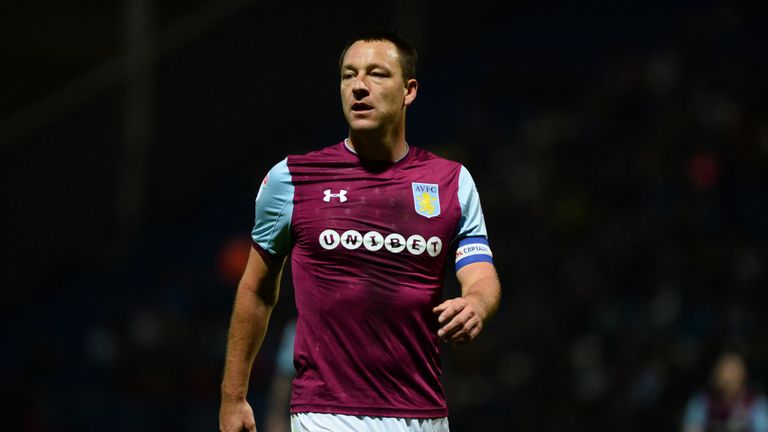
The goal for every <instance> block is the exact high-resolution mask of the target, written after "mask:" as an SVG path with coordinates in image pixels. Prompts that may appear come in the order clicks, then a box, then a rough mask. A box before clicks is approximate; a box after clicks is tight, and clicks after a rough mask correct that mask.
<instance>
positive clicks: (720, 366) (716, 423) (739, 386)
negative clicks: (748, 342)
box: [683, 351, 768, 432]
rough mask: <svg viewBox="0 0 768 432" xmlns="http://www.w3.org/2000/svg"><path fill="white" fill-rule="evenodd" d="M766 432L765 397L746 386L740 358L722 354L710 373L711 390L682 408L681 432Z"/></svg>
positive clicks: (767, 404) (744, 368)
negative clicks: (683, 410) (683, 412)
mask: <svg viewBox="0 0 768 432" xmlns="http://www.w3.org/2000/svg"><path fill="white" fill-rule="evenodd" d="M705 431H728V432H768V402H767V401H766V398H765V395H763V394H761V393H757V392H755V391H752V389H750V388H749V386H748V385H747V367H746V365H745V364H744V359H743V358H742V356H741V355H740V354H738V353H736V352H731V351H726V352H724V353H723V354H721V355H720V357H719V358H718V360H717V362H716V363H715V366H714V368H713V371H712V387H711V388H710V389H707V390H705V391H701V392H699V393H697V394H696V395H694V396H693V397H692V398H691V399H690V400H689V401H688V404H687V406H686V408H685V414H684V417H683V432H705Z"/></svg>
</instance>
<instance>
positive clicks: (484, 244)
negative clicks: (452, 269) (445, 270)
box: [456, 237, 493, 271]
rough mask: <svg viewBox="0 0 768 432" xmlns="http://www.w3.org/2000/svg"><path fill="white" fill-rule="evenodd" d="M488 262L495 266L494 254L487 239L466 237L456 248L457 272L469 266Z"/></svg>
mask: <svg viewBox="0 0 768 432" xmlns="http://www.w3.org/2000/svg"><path fill="white" fill-rule="evenodd" d="M476 262H488V263H491V264H493V253H492V252H491V248H490V247H489V246H488V239H487V238H485V237H466V238H463V239H461V240H459V246H458V247H457V248H456V271H459V269H460V268H462V267H464V266H465V265H467V264H472V263H476Z"/></svg>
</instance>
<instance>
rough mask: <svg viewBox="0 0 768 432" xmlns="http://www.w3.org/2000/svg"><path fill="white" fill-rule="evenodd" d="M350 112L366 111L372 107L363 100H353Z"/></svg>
mask: <svg viewBox="0 0 768 432" xmlns="http://www.w3.org/2000/svg"><path fill="white" fill-rule="evenodd" d="M351 109H352V112H367V111H371V110H372V109H373V106H371V105H368V104H367V103H365V102H355V103H353V104H352V107H351Z"/></svg>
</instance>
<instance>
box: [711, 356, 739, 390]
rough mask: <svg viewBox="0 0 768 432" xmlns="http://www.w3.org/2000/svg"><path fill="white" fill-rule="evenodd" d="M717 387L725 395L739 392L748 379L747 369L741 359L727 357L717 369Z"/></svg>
mask: <svg viewBox="0 0 768 432" xmlns="http://www.w3.org/2000/svg"><path fill="white" fill-rule="evenodd" d="M714 378H715V385H716V386H717V388H718V389H720V391H721V392H723V393H724V394H725V395H732V394H734V393H736V392H738V391H739V389H741V388H742V386H743V384H744V380H745V378H746V369H745V366H744V363H743V362H742V360H741V358H739V357H736V356H731V355H728V356H725V357H723V358H722V359H721V360H720V361H719V362H718V364H717V366H716V368H715V377H714Z"/></svg>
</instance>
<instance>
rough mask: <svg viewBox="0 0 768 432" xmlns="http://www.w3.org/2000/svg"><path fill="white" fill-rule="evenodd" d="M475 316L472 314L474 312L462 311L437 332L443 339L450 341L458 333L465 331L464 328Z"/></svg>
mask: <svg viewBox="0 0 768 432" xmlns="http://www.w3.org/2000/svg"><path fill="white" fill-rule="evenodd" d="M473 315H474V314H473V313H472V311H470V310H468V309H464V310H462V311H461V312H460V313H458V314H457V315H456V316H454V317H453V318H452V319H451V320H450V321H448V322H447V323H446V324H445V325H444V326H442V327H441V328H440V329H439V330H438V331H437V335H438V336H440V337H442V338H443V339H445V340H448V339H450V338H451V337H453V335H454V334H456V333H457V332H460V331H464V327H465V326H466V325H467V323H468V322H469V321H470V320H471V319H472V318H473Z"/></svg>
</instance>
